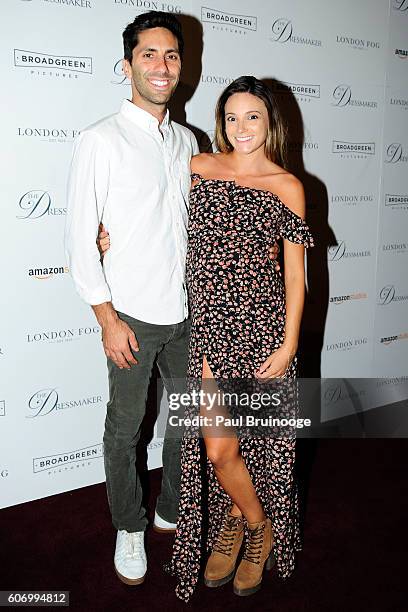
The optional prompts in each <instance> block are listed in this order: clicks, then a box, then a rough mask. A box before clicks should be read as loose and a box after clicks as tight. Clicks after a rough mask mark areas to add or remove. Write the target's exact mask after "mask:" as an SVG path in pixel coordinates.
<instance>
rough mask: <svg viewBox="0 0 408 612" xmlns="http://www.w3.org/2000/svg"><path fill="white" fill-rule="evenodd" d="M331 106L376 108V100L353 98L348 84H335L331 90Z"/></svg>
mask: <svg viewBox="0 0 408 612" xmlns="http://www.w3.org/2000/svg"><path fill="white" fill-rule="evenodd" d="M333 100H334V102H332V105H333V106H339V107H340V108H341V107H345V106H347V107H350V106H354V107H357V108H364V109H366V108H377V107H378V104H377V102H374V101H373V100H357V99H355V98H353V96H352V94H351V87H350V86H349V85H337V87H336V88H335V89H334V91H333Z"/></svg>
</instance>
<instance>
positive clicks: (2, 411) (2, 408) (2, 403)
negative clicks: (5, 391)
mask: <svg viewBox="0 0 408 612" xmlns="http://www.w3.org/2000/svg"><path fill="white" fill-rule="evenodd" d="M4 416H6V400H0V417H4Z"/></svg>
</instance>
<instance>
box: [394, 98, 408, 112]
mask: <svg viewBox="0 0 408 612" xmlns="http://www.w3.org/2000/svg"><path fill="white" fill-rule="evenodd" d="M390 106H395V107H396V108H399V109H401V108H402V109H404V110H408V100H407V99H406V98H390Z"/></svg>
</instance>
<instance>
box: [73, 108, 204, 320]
mask: <svg viewBox="0 0 408 612" xmlns="http://www.w3.org/2000/svg"><path fill="white" fill-rule="evenodd" d="M197 152H198V146H197V141H196V139H195V137H194V135H193V134H192V132H191V131H190V130H188V129H187V128H185V127H183V126H181V125H179V124H177V123H174V122H172V121H170V120H169V115H168V112H167V115H166V117H165V119H164V120H163V121H162V123H161V124H160V125H159V122H158V120H157V119H156V118H155V117H153V116H152V115H151V114H150V113H148V112H146V111H144V110H142V109H141V108H139V107H138V106H136V105H135V104H133V103H132V102H129V101H128V100H124V101H123V103H122V107H121V109H120V112H119V113H117V114H115V115H112V116H110V117H107V118H105V119H102V120H101V121H99V122H97V123H95V124H94V125H92V126H90V127H88V128H86V129H85V130H83V131H82V132H81V134H80V135H79V137H78V138H77V140H76V142H75V145H74V154H73V159H72V165H71V170H70V177H69V181H68V211H67V224H66V233H65V246H66V253H67V257H68V262H69V266H70V269H71V274H72V277H73V279H74V283H75V286H76V288H77V291H78V293H79V294H80V296H81V297H82V298H83V299H84V300H85V301H86V302H87V303H88V304H101V303H103V302H110V301H111V302H112V304H113V307H114V308H115V310H118V311H120V312H123V313H125V314H127V315H130V316H131V317H134V318H136V319H139V320H141V321H145V322H147V323H154V324H158V325H165V324H172V323H179V322H180V321H183V320H184V319H185V318H186V317H187V316H188V305H187V292H186V288H185V281H184V278H185V276H184V273H185V258H186V242H187V222H188V197H189V190H190V184H191V182H190V159H191V157H192V155H195V154H196V153H197ZM100 222H102V223H103V224H104V226H105V228H106V229H107V231H108V232H109V234H110V244H111V247H110V249H109V250H108V252H107V253H106V254H105V257H104V259H103V266H101V263H100V260H99V259H100V258H99V252H98V249H97V246H96V237H97V233H98V225H99V223H100Z"/></svg>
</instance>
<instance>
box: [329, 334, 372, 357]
mask: <svg viewBox="0 0 408 612" xmlns="http://www.w3.org/2000/svg"><path fill="white" fill-rule="evenodd" d="M367 344H368V338H366V337H361V338H344V339H342V340H337V341H336V342H330V343H327V344H326V347H325V348H326V351H327V352H328V353H331V352H333V351H351V350H353V349H356V348H360V347H362V346H366V345H367Z"/></svg>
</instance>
